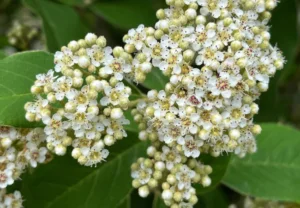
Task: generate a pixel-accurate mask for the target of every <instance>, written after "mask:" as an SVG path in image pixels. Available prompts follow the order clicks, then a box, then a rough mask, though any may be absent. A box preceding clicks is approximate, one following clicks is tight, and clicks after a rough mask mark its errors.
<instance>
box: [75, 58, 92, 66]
mask: <svg viewBox="0 0 300 208" xmlns="http://www.w3.org/2000/svg"><path fill="white" fill-rule="evenodd" d="M90 64H91V62H90V59H89V57H87V56H80V57H79V59H78V65H79V66H80V67H81V68H87V67H88V66H89V65H90Z"/></svg>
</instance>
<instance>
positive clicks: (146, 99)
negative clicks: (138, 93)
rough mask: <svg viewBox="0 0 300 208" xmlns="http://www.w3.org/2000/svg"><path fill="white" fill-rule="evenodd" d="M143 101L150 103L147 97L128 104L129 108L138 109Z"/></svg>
mask: <svg viewBox="0 0 300 208" xmlns="http://www.w3.org/2000/svg"><path fill="white" fill-rule="evenodd" d="M141 101H145V102H148V101H149V99H148V98H147V97H145V98H140V99H137V100H133V101H130V102H129V104H128V108H133V107H136V105H137V104H138V103H139V102H141Z"/></svg>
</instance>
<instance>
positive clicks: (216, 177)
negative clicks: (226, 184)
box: [195, 154, 231, 195]
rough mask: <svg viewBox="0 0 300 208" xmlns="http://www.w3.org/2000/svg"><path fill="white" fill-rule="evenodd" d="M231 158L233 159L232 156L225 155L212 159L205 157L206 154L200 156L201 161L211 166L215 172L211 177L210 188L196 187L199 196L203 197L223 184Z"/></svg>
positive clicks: (208, 156) (197, 185)
mask: <svg viewBox="0 0 300 208" xmlns="http://www.w3.org/2000/svg"><path fill="white" fill-rule="evenodd" d="M230 158H231V155H230V154H228V155H227V154H224V155H222V156H219V157H212V156H210V155H204V154H203V155H201V156H200V161H201V162H202V163H204V164H205V165H210V166H211V167H212V169H213V172H212V173H211V174H210V175H209V177H210V178H211V185H210V186H208V187H205V188H204V187H203V186H200V185H199V184H196V185H195V188H196V191H197V194H199V195H201V194H204V193H207V192H210V191H212V190H214V189H215V188H216V187H217V186H218V184H220V183H221V180H222V179H223V177H224V175H225V173H226V170H227V167H228V164H229V161H230Z"/></svg>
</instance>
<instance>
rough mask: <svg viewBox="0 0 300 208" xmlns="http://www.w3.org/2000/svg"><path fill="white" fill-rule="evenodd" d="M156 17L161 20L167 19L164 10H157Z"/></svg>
mask: <svg viewBox="0 0 300 208" xmlns="http://www.w3.org/2000/svg"><path fill="white" fill-rule="evenodd" d="M156 17H157V19H159V20H161V19H164V18H165V17H166V14H165V11H164V10H163V9H159V10H157V12H156Z"/></svg>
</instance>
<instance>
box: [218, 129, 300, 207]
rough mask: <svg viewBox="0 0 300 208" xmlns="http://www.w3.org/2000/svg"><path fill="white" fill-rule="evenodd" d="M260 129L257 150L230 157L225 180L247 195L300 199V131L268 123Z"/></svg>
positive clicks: (233, 187) (284, 199)
mask: <svg viewBox="0 0 300 208" xmlns="http://www.w3.org/2000/svg"><path fill="white" fill-rule="evenodd" d="M262 129H263V132H262V134H261V135H260V136H258V138H257V145H258V151H257V153H255V154H253V155H248V156H246V157H245V158H242V159H240V158H238V157H234V158H232V160H231V162H230V165H229V167H228V170H227V173H226V175H225V177H224V179H223V182H224V184H225V185H227V186H229V187H230V188H232V189H233V190H236V191H237V192H239V193H242V194H246V195H251V196H255V197H259V198H263V199H268V200H282V201H295V202H300V192H299V190H300V183H298V181H300V174H299V171H300V154H299V150H298V147H299V146H300V131H297V130H295V129H293V128H291V127H288V126H283V125H279V124H271V123H270V124H263V125H262Z"/></svg>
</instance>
